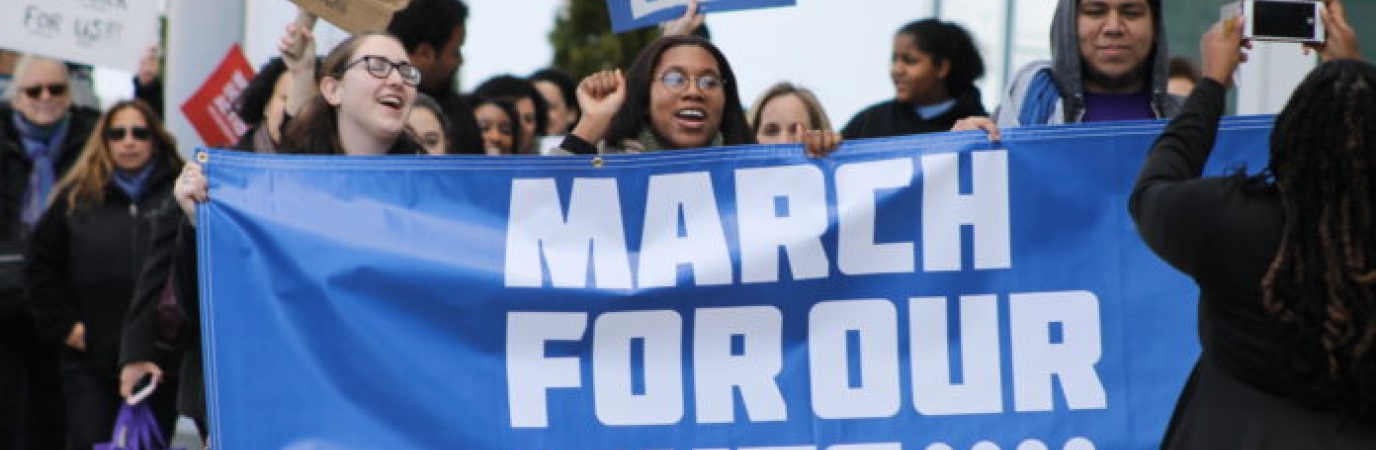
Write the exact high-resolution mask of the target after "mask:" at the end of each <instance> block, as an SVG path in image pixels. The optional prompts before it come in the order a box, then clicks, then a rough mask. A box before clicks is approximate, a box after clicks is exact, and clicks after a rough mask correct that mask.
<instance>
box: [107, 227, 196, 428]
mask: <svg viewBox="0 0 1376 450" xmlns="http://www.w3.org/2000/svg"><path fill="white" fill-rule="evenodd" d="M149 219H150V220H149V228H148V230H149V244H150V247H149V249H148V255H147V256H146V257H144V260H143V267H142V269H140V271H139V276H138V280H137V282H136V283H135V287H134V297H133V300H132V302H131V303H130V305H129V311H128V312H127V313H126V314H125V316H124V339H123V340H122V341H121V348H120V354H119V364H120V367H123V366H124V365H126V364H129V363H132V362H138V361H152V362H155V363H157V364H158V367H159V368H162V369H163V372H164V373H166V374H168V375H175V376H179V377H180V383H179V384H178V386H177V388H178V391H177V410H178V411H179V412H180V413H181V414H183V415H186V416H189V417H192V418H194V419H197V420H198V421H200V422H201V423H204V422H205V419H206V413H205V381H204V378H203V376H202V374H203V373H204V371H203V369H202V368H201V364H202V358H201V323H200V317H201V315H200V300H199V299H200V297H199V296H198V295H197V292H196V289H197V284H196V270H197V269H196V249H195V246H196V239H195V235H196V230H195V229H194V228H192V227H191V224H190V222H187V220H186V216H185V215H184V214H182V210H181V207H179V206H178V205H177V203H176V201H170V202H168V203H167V205H165V206H164V207H162V208H159V210H158V211H155V212H154V213H152V215H151V216H150V217H149ZM169 280H170V281H171V283H172V294H173V296H174V297H176V299H177V304H178V305H179V306H180V307H181V313H182V317H183V318H184V319H185V320H184V321H183V322H182V326H181V328H180V329H179V330H177V331H178V336H179V337H180V339H179V342H178V343H177V345H176V347H175V348H172V347H160V346H158V345H157V344H156V341H157V339H158V328H159V323H158V301H159V300H160V299H161V297H162V291H163V288H164V287H165V286H166V285H167V283H168V282H169ZM178 358H180V362H177V360H178ZM171 364H179V365H180V368H179V369H177V370H175V371H174V370H172V368H171V367H169V366H170V365H171Z"/></svg>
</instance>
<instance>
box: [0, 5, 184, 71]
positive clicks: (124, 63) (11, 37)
mask: <svg viewBox="0 0 1376 450" xmlns="http://www.w3.org/2000/svg"><path fill="white" fill-rule="evenodd" d="M159 17H160V15H159V13H158V0H63V1H53V0H6V1H4V2H0V48H6V49H10V50H16V51H20V52H25V53H33V54H38V55H43V56H47V57H50V58H55V59H61V60H66V61H72V62H78V63H83V64H90V65H93V66H101V67H110V68H115V69H121V70H127V71H130V72H134V71H136V70H138V67H139V61H140V60H141V59H142V58H143V55H144V52H146V51H148V47H149V46H152V45H156V44H157V43H158V29H159V23H158V20H159Z"/></svg>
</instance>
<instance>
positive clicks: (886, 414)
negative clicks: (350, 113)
mask: <svg viewBox="0 0 1376 450" xmlns="http://www.w3.org/2000/svg"><path fill="white" fill-rule="evenodd" d="M1161 126H1162V124H1161V123H1158V122H1125V123H1117V124H1112V125H1075V126H1062V127H1028V128H1022V129H1012V130H1006V131H1005V133H1004V136H1005V139H1006V140H1005V141H1003V142H1001V143H990V142H988V141H986V140H985V139H984V137H983V136H982V134H979V133H942V134H933V135H922V136H913V137H902V138H891V139H878V140H861V141H853V142H846V143H845V144H844V145H843V147H842V148H841V149H840V150H838V152H837V153H836V154H834V155H832V156H831V157H828V158H825V159H808V158H805V157H803V156H801V154H802V151H801V149H800V148H799V147H797V146H792V145H774V146H754V147H741V148H730V149H712V150H696V151H677V152H662V153H654V154H644V155H618V156H606V157H604V158H602V159H596V158H593V157H503V158H490V157H423V156H417V157H317V156H287V155H254V154H244V153H232V152H222V151H210V152H209V155H208V162H206V163H205V168H206V172H207V174H208V177H209V179H210V187H211V190H210V193H211V201H210V202H209V203H207V204H204V205H202V206H201V207H200V210H199V213H198V214H199V216H198V217H200V219H199V222H200V227H199V229H198V233H199V236H198V238H199V252H200V255H201V258H200V261H201V267H200V271H201V272H200V273H201V280H202V284H201V289H202V307H203V314H204V317H203V321H204V327H205V328H204V333H205V340H204V348H205V351H206V369H207V370H206V372H207V382H208V389H209V397H210V399H209V400H210V401H209V407H210V419H211V422H210V426H211V430H212V432H213V437H212V439H213V441H214V442H215V445H216V446H217V447H218V448H227V449H277V448H321V449H336V448H351V449H352V448H377V449H403V448H414V449H437V448H456V449H457V448H463V449H503V450H536V449H595V450H602V449H605V450H612V449H747V448H748V449H766V448H770V449H832V450H899V449H909V450H913V449H916V450H931V449H938V450H939V449H958V450H966V449H970V450H991V449H1009V450H1011V449H1020V450H1028V449H1091V448H1097V449H1133V448H1142V449H1145V448H1155V447H1157V445H1158V441H1159V439H1160V436H1161V434H1162V432H1163V430H1164V429H1165V423H1166V421H1167V419H1168V418H1169V415H1170V412H1171V409H1172V407H1173V405H1174V401H1175V398H1176V396H1177V394H1178V392H1179V389H1180V387H1181V385H1182V384H1183V382H1184V379H1185V377H1186V376H1187V374H1188V372H1189V370H1190V368H1191V366H1192V364H1193V363H1194V359H1195V355H1196V354H1197V351H1198V350H1197V348H1198V347H1197V343H1196V334H1195V313H1194V312H1195V308H1196V292H1195V288H1194V287H1193V284H1192V282H1191V281H1190V280H1188V279H1187V278H1185V277H1184V276H1182V275H1180V274H1179V273H1177V272H1175V271H1173V270H1172V269H1170V268H1169V267H1168V266H1166V265H1164V263H1162V262H1160V260H1158V259H1157V258H1156V257H1155V256H1154V255H1153V254H1152V253H1151V252H1150V251H1149V250H1148V249H1146V248H1145V247H1144V245H1143V244H1142V243H1141V241H1140V240H1139V238H1138V236H1137V234H1136V232H1135V230H1134V228H1133V225H1132V221H1131V220H1130V218H1129V217H1128V215H1127V205H1126V203H1127V197H1128V192H1129V189H1130V188H1131V186H1132V183H1133V181H1134V179H1135V178H1136V175H1137V170H1138V168H1139V165H1140V164H1141V161H1142V160H1143V158H1144V156H1145V154H1146V153H1147V151H1148V149H1149V147H1150V145H1151V143H1152V141H1153V140H1154V138H1155V137H1156V135H1157V134H1158V133H1159V132H1160V129H1161ZM1270 126H1271V118H1269V117H1248V118H1230V119H1228V120H1226V121H1225V124H1224V126H1223V131H1222V132H1221V135H1220V143H1219V146H1218V150H1217V151H1216V152H1215V155H1214V158H1213V160H1212V161H1213V164H1212V166H1211V168H1210V169H1208V173H1209V174H1215V175H1216V174H1223V173H1228V172H1231V171H1236V170H1239V168H1241V167H1243V165H1244V164H1245V166H1246V167H1248V168H1250V169H1251V170H1253V171H1255V170H1258V169H1260V168H1262V167H1263V166H1264V161H1265V158H1266V147H1267V134H1268V133H1269V131H1270Z"/></svg>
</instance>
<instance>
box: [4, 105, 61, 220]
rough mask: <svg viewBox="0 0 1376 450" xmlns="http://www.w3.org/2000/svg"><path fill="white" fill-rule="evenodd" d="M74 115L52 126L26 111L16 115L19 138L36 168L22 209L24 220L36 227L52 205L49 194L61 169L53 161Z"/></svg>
mask: <svg viewBox="0 0 1376 450" xmlns="http://www.w3.org/2000/svg"><path fill="white" fill-rule="evenodd" d="M70 122H71V121H70V116H68V117H63V118H62V120H60V121H58V122H57V123H56V124H53V125H51V126H47V127H42V126H38V125H35V124H32V123H29V121H28V120H25V119H24V116H23V114H15V115H14V126H15V128H16V129H18V130H19V140H20V142H21V143H23V145H24V152H25V153H26V154H27V155H28V157H29V161H31V162H32V163H33V169H32V170H30V171H29V182H28V185H27V186H26V187H25V189H24V201H23V203H22V206H21V209H20V216H19V218H20V221H22V222H23V223H24V225H25V226H26V227H27V228H29V229H32V228H33V225H34V224H35V223H38V218H39V217H40V216H42V215H43V210H44V209H45V208H46V207H47V206H48V196H49V195H50V194H52V190H53V184H55V182H56V181H57V170H56V168H54V167H53V164H54V163H55V162H56V161H57V158H58V156H61V155H60V153H61V152H62V143H63V141H64V140H65V139H66V137H67V128H68V125H70Z"/></svg>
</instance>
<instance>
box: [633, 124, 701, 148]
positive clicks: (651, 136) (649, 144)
mask: <svg viewBox="0 0 1376 450" xmlns="http://www.w3.org/2000/svg"><path fill="white" fill-rule="evenodd" d="M635 143H636V144H637V145H638V146H639V147H640V148H638V149H636V151H640V152H645V153H649V152H658V151H662V150H669V148H667V147H665V146H664V144H661V143H660V142H659V138H658V137H655V133H654V132H653V131H650V128H649V127H645V129H644V130H641V131H640V135H639V136H637V137H636V140H635ZM721 146H722V137H721V133H720V132H718V133H717V135H716V136H713V137H712V142H709V143H707V146H706V147H704V148H710V147H721ZM628 150H629V149H628Z"/></svg>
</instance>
